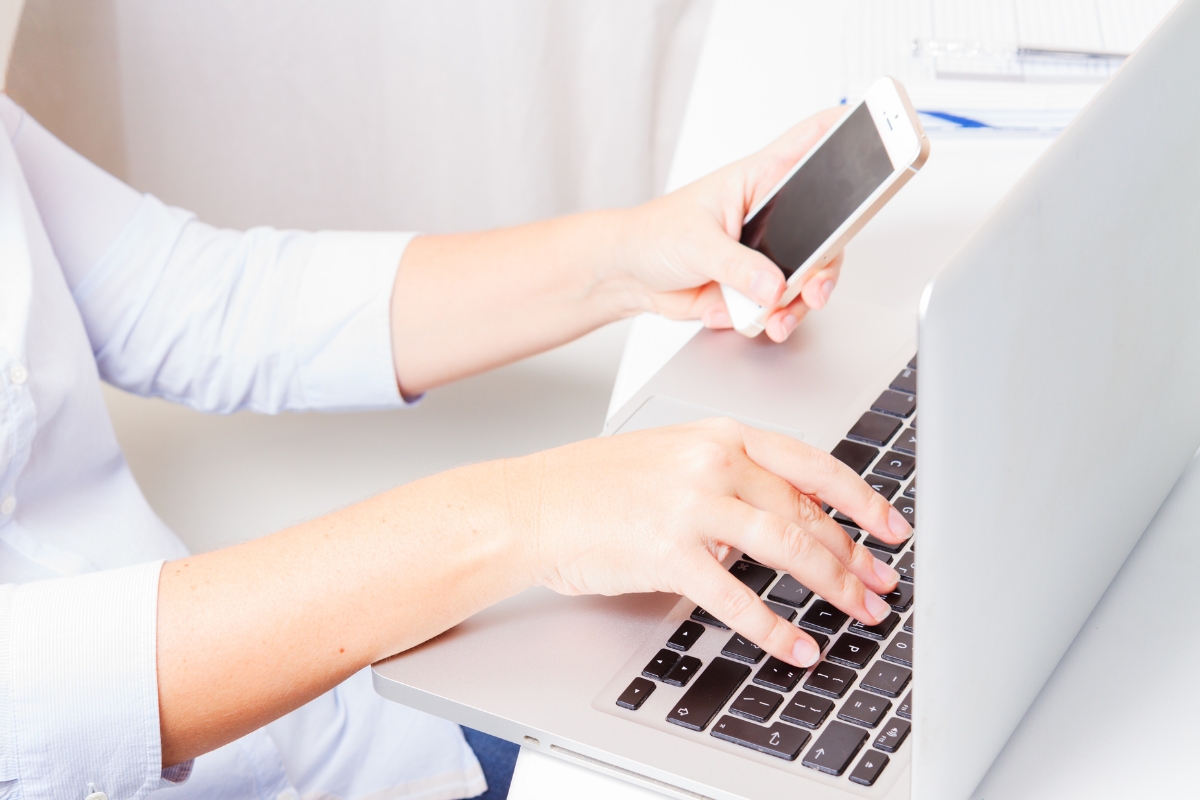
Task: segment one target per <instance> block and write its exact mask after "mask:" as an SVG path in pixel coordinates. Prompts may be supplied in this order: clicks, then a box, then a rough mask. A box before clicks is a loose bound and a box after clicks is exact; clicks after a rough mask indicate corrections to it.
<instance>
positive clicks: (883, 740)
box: [872, 717, 912, 753]
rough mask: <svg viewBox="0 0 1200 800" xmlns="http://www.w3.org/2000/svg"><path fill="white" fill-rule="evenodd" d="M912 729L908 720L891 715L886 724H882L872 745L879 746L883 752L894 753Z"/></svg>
mask: <svg viewBox="0 0 1200 800" xmlns="http://www.w3.org/2000/svg"><path fill="white" fill-rule="evenodd" d="M911 729H912V723H910V722H909V721H908V720H903V719H899V718H897V717H892V718H891V719H889V720H888V721H887V725H884V726H883V730H881V731H880V732H879V735H878V736H876V737H875V741H874V742H872V745H873V746H875V747H877V748H879V749H880V750H882V751H883V752H885V753H894V752H896V750H897V749H899V747H900V745H902V744H904V740H905V739H906V738H908V732H909V731H910V730H911Z"/></svg>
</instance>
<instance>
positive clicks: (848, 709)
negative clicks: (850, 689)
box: [837, 691, 892, 728]
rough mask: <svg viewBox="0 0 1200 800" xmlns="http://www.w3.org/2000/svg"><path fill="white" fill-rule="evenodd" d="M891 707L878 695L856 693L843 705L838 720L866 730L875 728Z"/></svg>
mask: <svg viewBox="0 0 1200 800" xmlns="http://www.w3.org/2000/svg"><path fill="white" fill-rule="evenodd" d="M891 707H892V704H891V703H889V702H888V701H887V700H884V699H883V698H882V697H880V696H878V695H874V694H867V693H866V692H860V691H855V692H854V693H853V694H851V695H850V696H849V697H847V698H846V702H844V703H842V708H841V710H840V711H838V717H837V718H838V719H840V720H842V721H843V722H853V723H854V724H855V725H862V726H863V727H864V728H874V727H876V726H877V725H879V721H880V720H881V719H883V717H884V715H886V714H887V712H888V710H889V709H890V708H891Z"/></svg>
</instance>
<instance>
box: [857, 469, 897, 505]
mask: <svg viewBox="0 0 1200 800" xmlns="http://www.w3.org/2000/svg"><path fill="white" fill-rule="evenodd" d="M878 471H879V469H878V467H877V468H876V469H875V472H878ZM865 480H866V482H867V486H870V487H871V488H872V489H874V490H875V491H877V492H879V493H880V494H881V495H883V499H884V500H891V499H892V496H893V495H894V494H896V491H897V490H898V489H899V488H900V482H899V481H894V480H892V479H891V478H885V477H883V476H882V475H873V474H872V475H867V476H866V477H865Z"/></svg>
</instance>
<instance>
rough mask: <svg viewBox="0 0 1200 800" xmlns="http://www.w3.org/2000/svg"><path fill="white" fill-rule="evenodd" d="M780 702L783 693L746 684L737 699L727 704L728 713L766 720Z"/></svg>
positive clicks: (756, 719) (756, 720)
mask: <svg viewBox="0 0 1200 800" xmlns="http://www.w3.org/2000/svg"><path fill="white" fill-rule="evenodd" d="M782 702H783V695H781V694H775V693H774V692H768V691H767V690H766V689H760V688H759V687H757V686H747V687H746V688H745V689H742V693H741V694H739V695H738V698H737V700H734V701H733V702H732V703H731V704H730V705H729V713H730V714H737V715H738V716H739V717H745V718H746V719H752V720H754V721H755V722H766V721H767V720H768V719H770V718H771V715H772V714H774V713H775V709H777V708H779V704H780V703H782Z"/></svg>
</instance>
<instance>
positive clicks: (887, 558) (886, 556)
mask: <svg viewBox="0 0 1200 800" xmlns="http://www.w3.org/2000/svg"><path fill="white" fill-rule="evenodd" d="M871 555H873V556H875V557H876V558H877V559H879V560H880V561H882V562H883V563H885V564H890V563H892V556H891V554H890V553H885V552H883V551H882V550H876V549H875V548H871Z"/></svg>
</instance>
